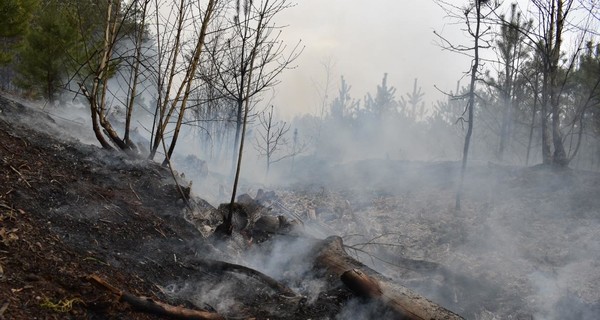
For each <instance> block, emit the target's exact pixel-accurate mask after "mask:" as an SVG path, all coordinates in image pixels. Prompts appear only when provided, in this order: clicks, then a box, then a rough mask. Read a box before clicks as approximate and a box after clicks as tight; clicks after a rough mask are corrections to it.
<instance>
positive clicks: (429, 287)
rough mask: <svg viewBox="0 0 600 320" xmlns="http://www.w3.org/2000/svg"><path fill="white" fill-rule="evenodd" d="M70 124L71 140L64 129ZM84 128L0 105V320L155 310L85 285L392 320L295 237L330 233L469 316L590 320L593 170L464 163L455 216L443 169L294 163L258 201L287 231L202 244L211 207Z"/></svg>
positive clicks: (596, 252) (599, 225) (253, 314)
mask: <svg viewBox="0 0 600 320" xmlns="http://www.w3.org/2000/svg"><path fill="white" fill-rule="evenodd" d="M67 127H68V128H67ZM67 129H68V130H67ZM74 130H80V132H81V134H80V135H79V136H78V137H77V139H75V138H74V137H73V136H70V135H67V134H65V132H66V131H69V132H73V131H74ZM85 130H86V128H85V127H79V128H77V127H75V128H74V124H73V123H72V122H69V121H63V120H61V119H59V118H56V117H51V116H49V115H47V114H46V113H43V112H40V111H37V110H36V109H35V108H31V107H26V106H24V105H21V104H19V103H16V102H14V101H13V100H10V99H7V98H3V97H0V159H1V163H0V165H1V167H2V170H1V172H2V174H1V175H0V318H4V319H34V318H37V319H69V318H70V319H154V318H156V316H155V315H149V314H147V313H141V312H138V311H135V310H134V308H132V307H131V306H130V305H129V304H127V303H123V302H119V301H118V300H117V298H116V297H115V295H113V294H112V293H110V292H109V291H107V290H104V289H102V288H100V287H98V286H96V285H94V284H93V283H92V282H90V280H89V279H90V278H89V277H90V276H92V275H95V276H97V277H99V278H101V279H103V280H104V281H106V282H107V283H109V284H111V285H113V286H115V287H117V288H119V289H120V290H123V291H126V292H129V293H131V294H133V295H136V296H149V297H152V298H153V299H155V300H157V301H162V302H166V303H169V304H171V305H175V306H183V307H187V308H192V309H199V308H201V309H205V310H208V311H217V312H218V313H219V314H222V315H224V316H226V317H228V318H256V319H267V318H268V319H370V318H373V317H378V318H386V317H387V318H393V316H390V315H389V314H386V312H385V311H384V310H383V309H382V308H381V306H377V305H373V304H370V303H367V302H365V301H364V300H363V299H360V298H356V297H355V296H354V295H353V294H352V293H351V292H350V291H349V290H348V289H347V288H346V287H344V286H343V285H342V283H341V282H340V281H337V280H336V279H333V278H331V276H327V275H324V274H322V273H321V272H320V271H319V270H316V269H314V268H313V266H312V264H311V263H310V260H311V259H310V257H311V250H312V249H311V244H313V243H316V242H318V241H320V240H319V239H324V238H325V237H327V236H330V235H339V236H342V238H343V241H344V243H345V244H346V247H345V248H346V250H347V251H348V252H349V253H351V254H352V255H353V256H355V257H357V258H359V259H361V261H363V262H364V263H366V264H368V265H369V266H370V267H371V268H373V269H375V270H377V271H379V272H381V273H382V274H384V275H385V276H387V277H390V278H392V279H394V280H395V281H397V282H399V283H400V284H402V285H404V286H406V287H408V288H410V289H412V290H415V291H416V292H418V293H420V294H422V295H424V296H425V297H428V298H430V299H432V300H434V301H435V302H437V303H440V304H441V305H442V306H444V307H446V308H449V309H450V310H453V311H455V312H458V313H459V314H461V315H462V316H464V317H465V318H468V319H595V315H597V314H598V313H600V295H599V293H598V290H597V288H598V286H599V285H600V266H599V265H598V261H600V242H599V240H598V237H597V235H598V234H600V198H599V197H597V194H598V191H599V188H600V175H598V173H594V172H582V171H574V170H570V169H557V168H552V167H545V166H535V167H530V168H520V167H507V166H498V165H494V164H488V163H484V164H474V165H472V166H471V167H470V171H469V175H468V177H467V183H466V186H467V187H466V190H465V200H464V203H463V210H462V211H461V212H456V211H455V210H454V209H453V208H452V205H453V195H454V190H455V189H454V181H455V176H456V173H457V168H458V165H457V163H453V162H439V163H425V162H404V161H393V160H364V161H357V162H351V163H343V164H336V165H327V164H323V163H319V164H318V165H314V163H311V162H310V161H308V160H306V161H304V160H303V161H298V164H297V171H296V173H295V176H294V177H290V179H289V181H288V183H286V184H285V185H281V186H279V187H277V188H276V189H275V191H276V192H275V193H270V195H269V197H270V199H271V200H270V202H268V206H267V207H265V208H263V209H264V210H265V212H269V214H270V215H273V216H276V215H288V216H292V217H297V218H299V219H301V220H303V223H302V226H303V232H302V234H303V236H302V237H295V236H293V235H292V236H289V235H281V236H279V235H274V236H272V237H271V236H269V237H267V238H266V239H267V240H268V241H265V242H263V243H259V241H258V238H259V237H258V236H257V235H256V234H254V238H245V236H243V235H244V234H243V232H240V236H238V237H237V238H236V237H234V239H231V240H226V241H221V240H216V239H215V238H214V237H212V236H211V234H212V232H213V231H214V229H215V227H216V226H217V225H218V223H219V216H220V214H219V211H218V210H217V209H215V208H214V207H212V206H211V205H210V204H208V203H207V202H205V201H204V200H202V199H200V198H197V197H192V199H191V203H190V206H189V207H187V206H186V204H185V203H184V202H183V201H182V199H181V197H180V195H179V193H178V191H177V189H176V187H175V185H174V182H173V177H172V175H171V172H170V171H169V170H168V169H166V168H164V167H161V166H160V165H158V164H156V163H154V162H151V161H147V160H143V159H137V158H132V157H129V156H125V155H122V154H117V153H111V152H107V151H105V150H102V149H100V148H98V147H95V146H93V145H88V144H84V143H81V142H80V141H82V140H85V139H86V138H85V134H86V133H85V132H86V131H85ZM186 176H189V177H194V174H193V173H189V174H188V173H187V172H186ZM177 178H178V181H179V182H180V183H182V184H183V185H184V186H187V181H185V179H183V178H182V177H181V176H180V175H179V174H177ZM206 181H209V182H202V181H201V180H196V181H194V184H195V186H197V184H203V183H204V185H201V188H200V189H206V188H210V187H211V186H210V185H206V183H212V180H210V179H206ZM212 187H213V188H214V189H218V186H217V185H215V186H212ZM248 188H252V186H248ZM215 193H216V190H215ZM198 196H202V195H198ZM252 196H254V194H252ZM258 197H259V196H258V194H257V196H256V199H258ZM267 198H268V197H267ZM276 233H277V232H275V233H274V234H276ZM211 259H212V260H211ZM215 260H221V261H227V262H230V263H237V264H239V265H244V266H248V267H250V268H253V269H256V270H259V271H261V272H263V273H264V274H266V275H268V276H271V277H273V278H274V279H276V280H277V282H279V283H280V284H284V285H285V286H288V287H289V288H291V289H292V290H293V291H295V292H296V293H298V296H297V297H296V298H294V299H290V298H289V297H285V295H282V294H281V292H279V293H278V292H277V290H278V289H277V288H276V286H275V289H274V287H273V286H269V284H268V281H267V282H265V281H264V279H263V281H261V280H260V279H259V280H257V279H252V278H251V277H250V278H249V277H248V276H247V275H246V276H244V275H243V274H240V273H239V272H230V271H231V270H230V271H227V270H225V268H223V267H222V265H219V264H215V263H212V264H211V263H208V264H207V261H215ZM224 270H225V271H224Z"/></svg>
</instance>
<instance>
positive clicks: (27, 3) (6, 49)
mask: <svg viewBox="0 0 600 320" xmlns="http://www.w3.org/2000/svg"><path fill="white" fill-rule="evenodd" d="M36 5H37V0H2V1H0V66H1V65H7V64H8V63H10V62H11V61H12V59H13V57H14V55H15V49H16V48H17V47H18V45H19V44H20V42H21V40H22V39H23V37H24V36H25V35H26V34H27V30H28V26H29V22H30V20H31V16H32V14H33V11H34V9H35V7H36Z"/></svg>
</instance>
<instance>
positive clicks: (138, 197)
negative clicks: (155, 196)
mask: <svg viewBox="0 0 600 320" xmlns="http://www.w3.org/2000/svg"><path fill="white" fill-rule="evenodd" d="M129 189H131V192H133V194H134V195H135V197H136V198H137V199H138V200H140V201H142V199H141V198H140V196H139V195H138V194H137V192H135V190H133V186H131V183H130V184H129Z"/></svg>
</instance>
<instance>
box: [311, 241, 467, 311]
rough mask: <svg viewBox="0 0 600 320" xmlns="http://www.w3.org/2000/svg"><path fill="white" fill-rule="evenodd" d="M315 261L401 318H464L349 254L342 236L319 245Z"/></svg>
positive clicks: (365, 296) (356, 292)
mask: <svg viewBox="0 0 600 320" xmlns="http://www.w3.org/2000/svg"><path fill="white" fill-rule="evenodd" d="M316 250H317V251H316V252H317V254H316V258H315V265H316V266H317V267H319V268H322V269H324V270H326V271H327V272H328V273H331V274H333V275H335V276H337V277H339V278H340V280H341V281H342V283H344V285H346V286H347V287H348V288H349V289H350V290H351V291H353V292H354V293H355V294H356V295H358V296H361V297H364V298H367V299H370V300H373V301H376V302H379V303H381V304H382V305H384V306H386V307H387V308H389V309H390V310H392V311H393V312H394V313H395V314H397V315H398V318H399V319H411V320H413V319H415V320H424V319H427V320H430V319H449V320H450V319H456V320H458V319H463V318H462V317H460V316H459V315H457V314H455V313H453V312H452V311H450V310H447V309H445V308H444V307H442V306H440V305H437V304H435V303H434V302H432V301H429V300H428V299H426V298H425V297H422V296H420V295H418V294H416V293H415V292H412V291H411V290H410V289H408V288H405V287H403V286H401V285H398V284H395V283H393V282H392V281H391V280H390V279H387V278H385V277H383V276H382V275H381V274H379V273H377V272H376V271H374V270H372V269H370V268H369V267H367V266H365V265H364V264H362V263H361V262H359V261H357V260H355V259H354V258H352V257H351V256H349V255H348V254H347V253H346V251H345V250H344V247H343V242H342V239H341V238H340V237H329V238H327V239H325V240H324V241H323V243H322V244H321V245H319V246H317V248H316Z"/></svg>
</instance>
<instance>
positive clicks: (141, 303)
mask: <svg viewBox="0 0 600 320" xmlns="http://www.w3.org/2000/svg"><path fill="white" fill-rule="evenodd" d="M87 280H88V281H89V282H91V283H93V284H95V285H97V286H99V287H101V288H103V289H105V290H108V291H110V292H112V293H113V294H115V295H116V296H118V297H119V301H123V302H127V303H128V304H130V305H131V306H132V307H133V308H134V309H136V310H139V311H142V312H145V313H150V314H154V315H159V316H165V317H170V318H173V319H184V320H192V319H193V320H224V319H225V318H224V317H222V316H221V315H219V314H218V313H215V312H210V311H206V310H193V309H187V308H183V307H179V306H172V305H169V304H166V303H163V302H160V301H155V300H153V299H152V298H148V297H138V296H135V295H132V294H130V293H127V292H124V291H121V290H119V289H117V288H115V287H113V286H112V285H110V284H109V283H108V282H106V281H104V280H103V279H101V278H100V277H98V276H97V275H91V276H88V277H87Z"/></svg>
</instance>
